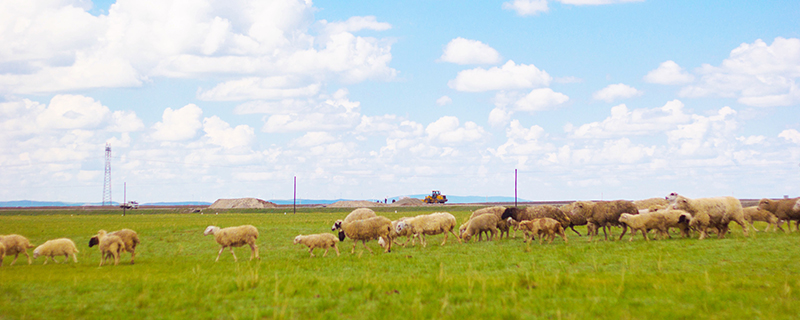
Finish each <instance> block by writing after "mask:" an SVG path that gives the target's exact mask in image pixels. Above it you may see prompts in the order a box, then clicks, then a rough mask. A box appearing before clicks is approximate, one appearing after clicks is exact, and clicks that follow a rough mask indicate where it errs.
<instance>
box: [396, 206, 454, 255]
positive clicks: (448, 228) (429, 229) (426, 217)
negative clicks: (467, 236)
mask: <svg viewBox="0 0 800 320" xmlns="http://www.w3.org/2000/svg"><path fill="white" fill-rule="evenodd" d="M455 227H456V217H455V216H453V215H452V214H450V213H448V212H434V213H431V214H423V215H418V216H416V217H413V218H408V219H405V220H403V221H400V222H399V223H398V224H397V233H401V232H403V230H405V229H407V228H409V229H411V232H413V233H414V238H420V244H422V247H426V246H427V245H428V242H427V241H426V240H425V236H426V235H437V234H440V233H444V241H442V243H441V245H442V246H443V245H445V243H447V236H448V234H447V232H450V233H451V234H452V235H453V236H454V237H456V239H457V240H458V242H461V239H460V238H459V237H458V236H457V235H456V234H455V233H454V232H453V229H455Z"/></svg>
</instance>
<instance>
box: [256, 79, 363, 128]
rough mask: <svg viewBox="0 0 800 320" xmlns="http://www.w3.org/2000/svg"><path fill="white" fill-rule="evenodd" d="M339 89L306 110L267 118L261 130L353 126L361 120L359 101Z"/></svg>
mask: <svg viewBox="0 0 800 320" xmlns="http://www.w3.org/2000/svg"><path fill="white" fill-rule="evenodd" d="M347 95H348V91H347V90H345V89H341V90H339V91H337V92H336V93H334V94H333V96H331V97H329V98H328V99H327V100H325V101H324V102H321V103H317V104H316V105H314V106H313V107H312V108H311V109H310V110H309V111H308V112H304V113H296V112H292V113H287V114H275V115H272V116H270V117H269V118H267V120H266V122H265V124H264V126H263V127H262V131H264V132H293V131H331V130H345V129H352V128H355V127H356V126H357V125H358V124H359V123H360V122H361V114H360V103H359V102H357V101H356V102H353V101H350V100H349V99H348V98H347Z"/></svg>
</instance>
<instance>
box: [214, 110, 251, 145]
mask: <svg viewBox="0 0 800 320" xmlns="http://www.w3.org/2000/svg"><path fill="white" fill-rule="evenodd" d="M203 131H205V133H206V134H205V137H207V138H208V140H209V143H211V144H214V145H218V146H221V147H224V148H226V149H232V148H238V147H246V146H249V145H250V144H251V143H252V142H253V141H254V140H255V130H253V128H251V127H250V126H248V125H238V126H236V127H235V128H231V126H230V124H228V123H227V122H225V121H223V120H222V119H220V118H219V117H217V116H212V117H210V118H205V119H203Z"/></svg>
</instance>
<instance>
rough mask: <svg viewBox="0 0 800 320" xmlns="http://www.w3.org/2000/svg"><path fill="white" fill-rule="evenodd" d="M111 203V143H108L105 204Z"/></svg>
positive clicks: (104, 184)
mask: <svg viewBox="0 0 800 320" xmlns="http://www.w3.org/2000/svg"><path fill="white" fill-rule="evenodd" d="M106 205H109V206H110V205H113V203H111V144H110V143H106V174H105V177H104V179H103V206H106Z"/></svg>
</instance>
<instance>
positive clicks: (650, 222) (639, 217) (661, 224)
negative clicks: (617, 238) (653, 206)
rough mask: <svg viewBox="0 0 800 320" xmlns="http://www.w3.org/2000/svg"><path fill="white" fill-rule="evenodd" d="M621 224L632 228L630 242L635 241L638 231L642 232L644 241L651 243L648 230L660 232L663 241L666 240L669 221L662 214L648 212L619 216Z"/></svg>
mask: <svg viewBox="0 0 800 320" xmlns="http://www.w3.org/2000/svg"><path fill="white" fill-rule="evenodd" d="M619 222H620V223H624V224H625V225H627V226H628V227H630V228H631V239H630V240H628V241H633V238H634V236H635V235H636V232H637V231H642V236H643V237H644V240H647V241H650V239H649V238H647V230H648V229H656V230H658V232H659V234H661V238H662V239H663V238H664V234H666V233H667V226H666V224H667V220H666V218H665V217H664V215H663V214H661V213H660V212H647V213H640V214H636V215H633V214H629V213H623V214H621V215H620V216H619Z"/></svg>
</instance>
